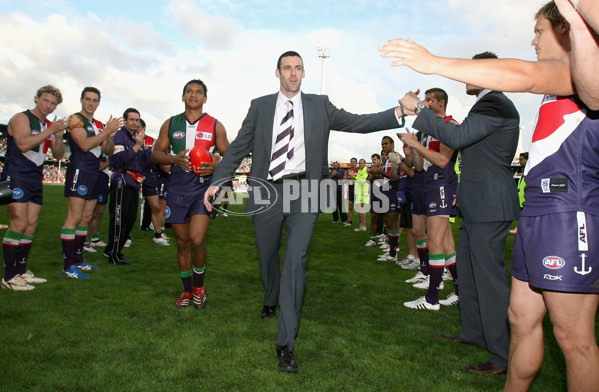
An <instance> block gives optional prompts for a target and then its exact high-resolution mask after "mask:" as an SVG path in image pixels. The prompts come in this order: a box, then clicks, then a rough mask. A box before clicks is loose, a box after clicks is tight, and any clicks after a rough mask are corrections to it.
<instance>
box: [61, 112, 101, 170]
mask: <svg viewBox="0 0 599 392" xmlns="http://www.w3.org/2000/svg"><path fill="white" fill-rule="evenodd" d="M75 115H77V116H79V118H81V120H83V129H84V130H85V134H86V136H87V137H94V136H96V135H98V134H99V133H100V132H102V131H104V125H103V124H102V123H101V122H100V121H98V120H96V119H92V121H89V120H88V119H87V118H86V117H85V116H84V115H82V114H81V113H75ZM67 140H68V141H69V146H71V156H70V158H69V160H70V162H69V166H68V168H67V170H75V169H79V170H81V171H84V172H87V173H92V174H97V173H98V172H99V165H100V156H101V155H102V145H98V146H96V147H94V148H92V149H91V150H89V151H83V150H82V149H81V147H79V145H78V144H77V143H75V140H73V138H72V137H71V133H70V132H67Z"/></svg>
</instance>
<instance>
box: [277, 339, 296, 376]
mask: <svg viewBox="0 0 599 392" xmlns="http://www.w3.org/2000/svg"><path fill="white" fill-rule="evenodd" d="M277 357H278V358H279V370H280V371H282V372H287V373H295V372H297V371H299V367H298V366H297V361H296V360H295V356H294V355H293V351H291V350H289V347H287V346H283V347H281V346H278V345H277Z"/></svg>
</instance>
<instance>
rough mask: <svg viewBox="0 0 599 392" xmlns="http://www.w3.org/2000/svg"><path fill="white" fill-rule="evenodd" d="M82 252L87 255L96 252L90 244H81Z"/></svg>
mask: <svg viewBox="0 0 599 392" xmlns="http://www.w3.org/2000/svg"><path fill="white" fill-rule="evenodd" d="M83 250H84V251H86V252H89V253H96V252H97V250H95V249H94V248H93V247H92V246H91V245H90V244H83Z"/></svg>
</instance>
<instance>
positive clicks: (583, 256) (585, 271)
mask: <svg viewBox="0 0 599 392" xmlns="http://www.w3.org/2000/svg"><path fill="white" fill-rule="evenodd" d="M580 258H581V259H582V266H581V268H580V270H579V269H578V267H574V272H576V273H577V274H578V275H587V274H590V273H591V271H592V270H593V267H591V266H589V269H586V259H587V255H586V254H585V253H583V254H581V255H580Z"/></svg>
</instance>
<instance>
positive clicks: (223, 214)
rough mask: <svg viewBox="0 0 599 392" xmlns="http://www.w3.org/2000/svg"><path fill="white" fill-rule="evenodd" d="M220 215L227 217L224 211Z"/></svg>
mask: <svg viewBox="0 0 599 392" xmlns="http://www.w3.org/2000/svg"><path fill="white" fill-rule="evenodd" d="M220 214H221V215H222V216H229V214H227V213H226V212H224V211H223V212H221V213H220Z"/></svg>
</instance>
